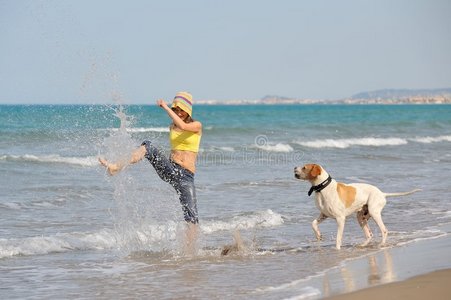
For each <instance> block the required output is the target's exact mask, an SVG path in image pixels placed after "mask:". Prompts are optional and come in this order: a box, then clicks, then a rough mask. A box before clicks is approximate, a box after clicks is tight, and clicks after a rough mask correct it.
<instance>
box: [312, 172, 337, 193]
mask: <svg viewBox="0 0 451 300" xmlns="http://www.w3.org/2000/svg"><path fill="white" fill-rule="evenodd" d="M331 182H332V178H331V177H330V175H329V177H327V179H326V180H324V181H323V182H321V183H320V184H318V185H312V187H311V188H310V190H309V191H308V195H309V196H310V195H312V193H313V191H315V192H317V193H319V192H321V191H322V190H323V189H325V188H326V186H328V185H329V184H330V183H331Z"/></svg>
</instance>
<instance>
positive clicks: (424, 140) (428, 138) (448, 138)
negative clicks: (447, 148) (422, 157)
mask: <svg viewBox="0 0 451 300" xmlns="http://www.w3.org/2000/svg"><path fill="white" fill-rule="evenodd" d="M410 140H411V141H413V142H417V143H423V144H431V143H439V142H451V135H442V136H436V137H432V136H426V137H416V138H413V139H410Z"/></svg>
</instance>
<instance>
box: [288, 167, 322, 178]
mask: <svg viewBox="0 0 451 300" xmlns="http://www.w3.org/2000/svg"><path fill="white" fill-rule="evenodd" d="M321 173H323V168H322V167H321V166H320V165H317V164H306V165H304V166H302V167H295V168H294V177H296V178H297V179H301V180H309V181H312V180H315V179H316V178H317V177H318V176H320V175H321Z"/></svg>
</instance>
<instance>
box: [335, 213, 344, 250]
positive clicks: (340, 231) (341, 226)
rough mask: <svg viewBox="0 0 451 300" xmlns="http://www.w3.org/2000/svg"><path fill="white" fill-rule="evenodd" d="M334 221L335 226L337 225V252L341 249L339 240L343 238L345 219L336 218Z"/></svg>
mask: <svg viewBox="0 0 451 300" xmlns="http://www.w3.org/2000/svg"><path fill="white" fill-rule="evenodd" d="M336 220H337V225H338V229H337V244H336V248H337V250H340V248H341V239H342V237H343V231H344V229H345V221H346V217H337V219H336Z"/></svg>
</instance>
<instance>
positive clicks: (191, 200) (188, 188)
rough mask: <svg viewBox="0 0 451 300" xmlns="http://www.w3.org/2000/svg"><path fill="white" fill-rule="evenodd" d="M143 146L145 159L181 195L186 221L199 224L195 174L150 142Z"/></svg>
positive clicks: (145, 142) (144, 143)
mask: <svg viewBox="0 0 451 300" xmlns="http://www.w3.org/2000/svg"><path fill="white" fill-rule="evenodd" d="M141 146H145V147H146V155H145V157H146V158H147V159H148V160H149V162H150V164H151V165H152V166H153V167H154V168H155V171H156V172H157V174H158V176H160V178H161V179H162V180H164V181H166V182H168V183H169V184H170V185H172V187H174V189H175V191H176V192H177V194H178V195H179V199H180V204H181V205H182V210H183V216H184V218H185V221H186V222H190V223H193V224H197V223H199V218H198V214H197V199H196V188H195V186H194V173H193V172H191V171H189V170H187V169H185V168H184V167H182V166H181V165H179V164H177V163H176V162H174V161H172V160H170V159H168V158H167V157H166V156H165V155H164V154H163V153H162V151H161V150H159V149H158V148H157V147H155V146H153V145H152V143H151V142H150V141H144V142H143V143H142V144H141Z"/></svg>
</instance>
